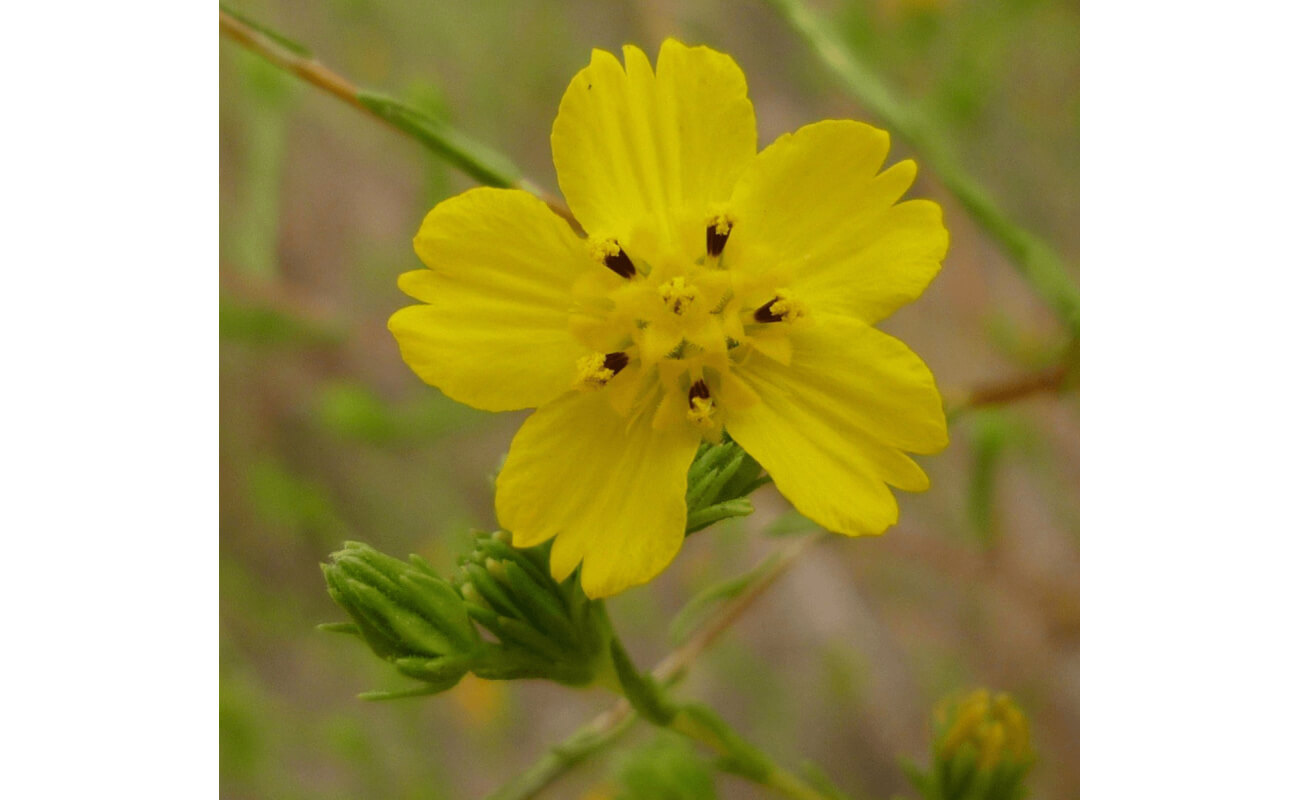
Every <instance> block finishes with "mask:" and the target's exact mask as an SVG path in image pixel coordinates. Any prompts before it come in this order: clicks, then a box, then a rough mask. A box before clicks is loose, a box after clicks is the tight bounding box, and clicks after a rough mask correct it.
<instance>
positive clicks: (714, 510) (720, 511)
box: [686, 497, 754, 536]
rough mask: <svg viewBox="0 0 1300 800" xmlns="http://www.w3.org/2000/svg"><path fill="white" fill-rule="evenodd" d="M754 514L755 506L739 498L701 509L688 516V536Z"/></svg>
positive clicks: (744, 498) (745, 498) (746, 498)
mask: <svg viewBox="0 0 1300 800" xmlns="http://www.w3.org/2000/svg"><path fill="white" fill-rule="evenodd" d="M753 512H754V504H753V503H751V502H750V501H749V498H748V497H738V498H736V499H734V500H728V501H726V502H725V503H718V504H717V505H712V506H708V507H707V508H701V509H699V510H698V511H692V512H690V513H689V514H688V515H687V516H686V534H687V535H688V536H689V535H690V534H692V533H695V532H696V531H699V530H703V529H704V528H707V527H709V526H710V525H712V524H713V523H715V522H721V521H722V520H724V519H731V518H732V517H744V516H748V515H749V514H752V513H753Z"/></svg>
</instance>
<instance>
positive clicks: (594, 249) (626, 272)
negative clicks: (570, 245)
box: [588, 239, 636, 278]
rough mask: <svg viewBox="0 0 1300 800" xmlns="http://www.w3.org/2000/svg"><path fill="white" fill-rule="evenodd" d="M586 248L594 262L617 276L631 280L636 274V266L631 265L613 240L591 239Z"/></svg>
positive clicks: (621, 248)
mask: <svg viewBox="0 0 1300 800" xmlns="http://www.w3.org/2000/svg"><path fill="white" fill-rule="evenodd" d="M588 247H589V248H590V249H591V254H592V255H593V256H595V257H596V260H598V261H600V263H602V264H604V265H605V266H606V267H609V269H611V270H612V271H613V272H615V273H616V274H618V275H619V276H621V277H624V278H631V277H632V276H633V275H635V274H636V265H634V264H633V263H632V259H630V258H628V255H627V253H626V252H625V251H624V250H623V247H622V245H620V244H619V243H618V242H616V241H614V240H613V239H592V240H590V244H589V245H588Z"/></svg>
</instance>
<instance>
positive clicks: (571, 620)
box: [455, 532, 608, 685]
mask: <svg viewBox="0 0 1300 800" xmlns="http://www.w3.org/2000/svg"><path fill="white" fill-rule="evenodd" d="M509 541H510V537H509V535H504V536H503V535H501V532H497V533H494V534H491V535H482V536H479V537H478V538H477V539H476V540H475V542H474V549H473V550H472V551H471V552H470V553H468V554H466V555H464V556H462V557H461V559H460V562H461V563H460V568H459V569H458V570H457V571H456V577H455V582H456V585H457V586H459V587H460V592H461V595H462V596H463V597H464V598H465V600H466V602H467V603H468V604H469V614H470V616H471V618H472V619H473V620H474V622H476V623H478V624H479V625H481V626H482V627H483V628H484V629H486V630H488V631H490V632H491V633H492V635H493V636H495V637H496V639H497V643H493V644H488V645H486V646H485V653H486V656H485V659H484V661H483V663H482V664H480V665H478V666H476V667H475V670H474V671H475V674H477V675H479V676H480V677H486V678H547V679H550V680H553V681H557V682H559V683H565V684H570V685H586V684H588V683H590V682H591V681H592V680H593V678H594V677H595V676H596V674H597V672H598V671H599V670H600V669H601V668H602V667H603V666H604V665H603V661H604V660H605V659H607V644H608V628H607V625H606V622H605V619H604V617H603V616H602V615H599V614H597V613H596V611H595V608H594V606H593V604H592V602H591V601H590V600H588V599H587V597H586V595H584V594H583V593H582V589H581V588H580V587H579V586H578V583H577V581H576V580H575V579H574V578H572V577H571V578H569V579H568V580H566V581H564V582H563V583H557V582H556V580H555V579H554V578H552V577H551V573H550V569H549V567H548V565H547V562H548V558H549V552H548V551H549V548H550V545H549V544H545V545H542V546H540V547H533V548H528V549H518V548H515V547H512V546H511V545H510V543H509Z"/></svg>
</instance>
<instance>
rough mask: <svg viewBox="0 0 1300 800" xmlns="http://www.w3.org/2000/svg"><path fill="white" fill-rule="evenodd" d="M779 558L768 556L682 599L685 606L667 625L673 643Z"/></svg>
mask: <svg viewBox="0 0 1300 800" xmlns="http://www.w3.org/2000/svg"><path fill="white" fill-rule="evenodd" d="M780 560H781V558H780V556H779V555H776V554H773V555H771V556H768V557H767V558H766V559H765V560H764V561H763V562H762V563H761V564H759V565H758V566H757V567H755V568H754V569H752V570H750V571H749V572H746V573H745V574H743V575H739V576H737V577H735V578H729V579H727V580H725V581H720V582H718V583H715V584H713V585H712V586H710V587H708V588H707V589H705V590H704V591H702V592H700V593H699V594H697V595H695V596H694V597H692V598H691V599H690V600H688V601H686V605H684V606H682V609H681V611H678V612H677V616H675V617H673V621H672V622H671V623H670V624H669V626H668V637H669V639H671V640H672V642H673V644H681V643H682V642H684V641H686V639H687V638H688V637H690V635H691V634H692V633H694V632H695V631H696V630H697V629H698V628H699V626H700V624H701V623H702V622H704V621H705V620H706V619H708V617H709V615H710V614H711V613H712V612H713V610H714V609H715V608H716V607H717V605H718V604H719V603H721V602H723V601H725V600H730V599H731V598H733V597H735V596H737V595H739V594H740V593H741V592H743V591H745V589H747V588H749V586H750V584H752V583H753V582H754V581H756V580H758V579H759V578H761V577H763V576H765V575H767V574H768V573H770V572H771V571H772V568H773V567H774V566H775V565H776V564H777V563H778V562H779V561H780Z"/></svg>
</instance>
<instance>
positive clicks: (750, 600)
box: [485, 533, 826, 800]
mask: <svg viewBox="0 0 1300 800" xmlns="http://www.w3.org/2000/svg"><path fill="white" fill-rule="evenodd" d="M825 539H826V534H825V533H815V534H812V535H810V536H805V537H804V538H803V539H801V540H799V541H798V542H796V543H795V544H794V545H792V546H791V547H788V548H786V549H785V550H784V551H782V552H781V554H780V555H779V556H778V557H777V560H776V562H775V563H774V564H773V565H772V567H771V568H770V569H766V570H765V571H764V572H763V574H762V575H761V576H760V577H758V578H756V579H755V580H754V581H753V582H752V583H750V585H749V586H748V588H746V589H745V591H743V592H741V593H740V594H738V595H736V596H735V597H733V598H732V599H731V600H729V601H727V602H726V603H724V604H723V605H722V606H721V607H720V608H719V609H718V610H717V612H716V613H714V614H713V615H712V617H710V619H709V621H708V622H707V623H705V624H704V625H701V626H700V627H699V628H698V629H697V630H696V632H695V633H694V634H693V635H692V636H691V638H690V639H689V640H688V641H687V642H686V644H684V645H682V646H681V647H679V648H677V649H676V650H674V651H672V652H671V653H669V654H668V656H666V657H665V658H664V659H663V660H662V661H660V662H659V663H658V664H657V665H655V668H654V671H653V673H652V675H653V677H654V680H655V681H657V682H658V683H659V685H661V686H672V685H674V684H676V683H677V682H678V681H680V680H681V679H682V678H684V677H686V673H687V672H689V671H690V668H691V666H692V665H693V664H694V663H695V659H696V658H698V657H699V655H700V653H702V652H704V651H705V650H706V649H707V648H708V647H709V646H710V645H711V644H713V642H715V641H717V639H718V637H719V636H721V635H722V634H723V633H725V632H726V631H727V630H728V629H729V628H730V627H731V626H732V624H734V623H735V621H736V620H737V619H739V618H740V616H741V615H742V614H743V613H744V612H745V611H746V610H747V609H749V608H750V607H751V606H753V604H754V602H755V601H757V600H758V598H759V597H761V596H762V595H763V593H764V592H766V591H767V590H768V589H769V588H770V587H771V586H772V585H773V584H774V583H776V580H777V578H779V577H781V576H782V575H784V574H785V572H786V571H787V570H788V569H790V567H791V566H793V565H794V562H795V561H797V560H798V558H799V556H801V555H802V554H803V553H804V551H805V550H807V549H808V548H809V547H812V546H813V545H815V544H816V543H818V542H821V541H825ZM636 719H637V714H636V712H635V711H633V710H632V705H631V704H630V703H629V702H628V701H627V700H626V699H622V700H619V701H618V702H617V703H616V704H614V705H613V706H612V707H611V708H610V709H609V710H607V711H605V712H604V713H602V714H600V715H599V716H597V717H595V718H594V719H592V720H591V721H590V722H588V723H587V724H586V725H583V726H582V727H581V728H579V729H578V730H576V731H574V733H573V734H572V735H570V736H569V737H568V738H567V739H565V740H564V741H563V742H561V743H560V744H558V745H556V746H555V747H553V748H551V749H550V750H548V751H547V752H546V753H545V754H543V755H542V756H541V757H540V758H538V759H537V760H536V761H534V762H533V763H532V764H530V765H529V766H528V767H527V768H526V769H525V770H524V771H523V772H521V773H519V775H517V776H515V777H514V778H513V779H511V780H510V781H509V782H507V783H506V784H505V785H503V786H501V787H500V788H498V789H497V790H496V791H494V792H493V793H492V794H490V795H488V796H487V798H486V799H485V800H530V798H533V797H536V796H537V795H538V794H540V793H541V792H542V791H543V790H544V789H546V787H548V786H550V785H551V784H552V783H554V782H555V781H557V780H559V779H560V778H561V777H562V776H563V775H564V774H565V773H567V772H568V771H569V770H571V769H573V768H574V767H576V766H577V765H578V764H580V763H581V762H583V761H585V760H586V759H588V758H590V757H592V756H593V755H595V754H597V753H598V752H600V751H601V750H603V749H604V748H605V747H607V746H609V745H610V744H612V743H613V742H614V741H615V740H617V739H618V738H619V737H620V736H622V735H623V733H624V732H625V731H626V730H627V729H628V727H629V726H630V725H631V724H632V722H634V721H635V720H636Z"/></svg>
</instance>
